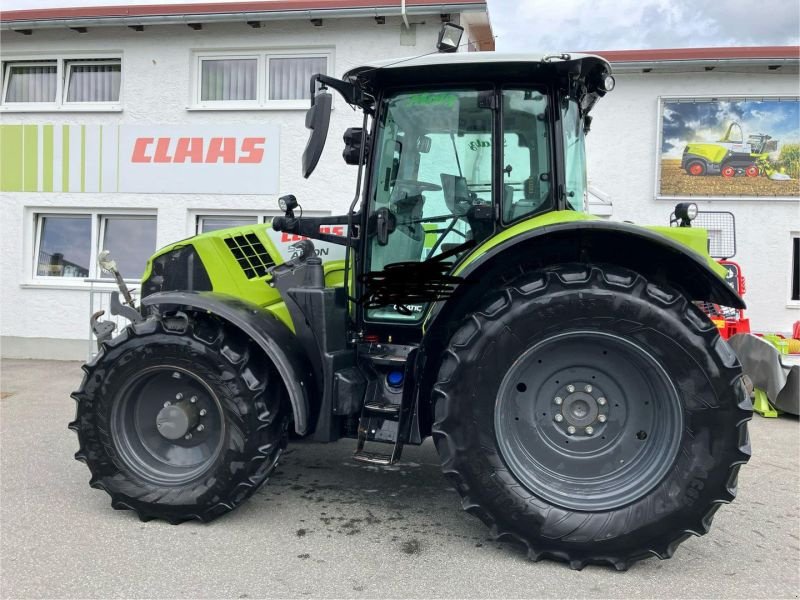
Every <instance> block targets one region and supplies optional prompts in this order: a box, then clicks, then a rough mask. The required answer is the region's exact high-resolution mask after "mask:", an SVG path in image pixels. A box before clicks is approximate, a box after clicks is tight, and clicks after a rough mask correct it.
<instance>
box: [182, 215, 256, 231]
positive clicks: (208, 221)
mask: <svg viewBox="0 0 800 600" xmlns="http://www.w3.org/2000/svg"><path fill="white" fill-rule="evenodd" d="M258 222H259V218H258V217H256V216H244V217H235V216H226V215H220V216H213V217H212V216H199V217H197V233H208V232H209V231H217V230H219V229H228V228H229V227H241V226H243V225H255V224H256V223H258Z"/></svg>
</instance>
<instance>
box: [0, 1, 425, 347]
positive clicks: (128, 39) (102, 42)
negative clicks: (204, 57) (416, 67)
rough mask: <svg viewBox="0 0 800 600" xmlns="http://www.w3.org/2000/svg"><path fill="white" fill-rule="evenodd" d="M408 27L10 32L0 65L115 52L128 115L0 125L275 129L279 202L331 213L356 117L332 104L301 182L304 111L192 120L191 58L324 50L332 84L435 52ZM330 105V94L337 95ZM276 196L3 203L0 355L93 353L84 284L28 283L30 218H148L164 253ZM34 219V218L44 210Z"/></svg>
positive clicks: (203, 115)
mask: <svg viewBox="0 0 800 600" xmlns="http://www.w3.org/2000/svg"><path fill="white" fill-rule="evenodd" d="M424 20H425V21H426V22H425V23H422V22H421V21H423V19H421V18H419V17H415V18H414V19H412V30H411V31H406V30H404V29H403V25H402V21H401V20H400V19H399V18H387V19H386V23H385V24H383V25H379V24H377V23H376V22H375V20H374V19H371V18H368V19H360V18H359V19H354V18H349V19H338V20H332V19H326V20H325V21H324V25H323V27H314V26H313V25H312V24H311V23H310V22H308V21H280V22H266V23H265V24H264V27H263V28H261V29H253V28H251V27H248V26H247V25H245V24H244V23H241V24H239V23H236V24H222V23H220V24H209V25H204V26H203V29H202V30H200V31H194V30H192V29H190V28H189V27H186V26H154V27H147V28H146V29H145V31H143V32H135V31H132V30H130V29H128V28H116V27H115V28H97V29H90V30H89V32H88V33H87V34H78V33H75V32H73V31H70V30H66V29H65V30H37V31H36V32H34V34H33V35H32V36H22V35H19V34H14V33H9V32H5V33H4V35H3V42H2V53H3V59H4V60H10V59H12V58H13V57H14V55H15V53H24V54H26V55H28V54H36V55H38V54H41V56H42V57H58V56H59V55H60V53H68V52H90V51H114V52H120V51H121V52H122V56H123V80H122V94H121V97H122V104H123V111H122V112H118V113H98V112H63V113H61V112H59V113H55V112H45V113H42V112H36V113H17V112H14V113H11V112H5V113H2V114H0V118H2V122H3V123H4V124H42V123H52V124H56V125H60V124H118V123H120V124H136V123H139V124H151V123H155V124H169V125H185V124H193V125H202V124H220V123H228V124H258V123H265V122H267V123H271V124H277V125H279V126H280V128H281V147H280V163H281V165H280V185H279V190H280V194H287V193H292V194H295V195H296V196H297V198H298V199H299V201H300V203H301V204H302V205H303V207H304V209H306V210H314V211H330V212H338V211H344V210H346V208H347V206H348V205H349V204H350V202H351V200H352V197H353V191H354V185H355V174H356V167H352V166H348V165H345V164H344V161H343V160H342V158H341V151H342V148H343V146H342V143H341V135H342V133H343V132H344V130H345V129H346V128H347V127H353V126H359V125H360V124H361V119H360V118H359V116H358V115H359V114H360V113H355V112H353V111H352V110H351V109H350V108H349V107H348V106H347V105H346V104H345V103H344V102H343V101H341V99H340V98H338V97H335V98H334V110H333V114H332V119H331V125H330V130H329V132H330V136H329V142H328V147H327V148H326V150H325V153H324V154H323V157H322V160H321V161H320V164H319V167H318V168H317V170H316V171H315V173H314V175H313V176H312V177H311V178H310V179H308V180H306V179H303V178H302V177H301V174H300V157H301V155H302V152H303V148H304V146H305V143H306V139H307V133H308V131H307V130H306V129H305V127H304V117H305V107H304V108H303V109H301V110H259V111H238V110H237V111H193V110H187V106H188V105H189V104H190V98H191V77H192V69H193V68H194V67H193V61H192V53H193V52H195V51H198V50H203V49H214V50H222V49H235V48H248V49H250V48H266V49H270V50H286V51H287V53H290V52H291V50H292V49H308V48H328V49H331V50H332V65H330V64H329V73H331V74H333V75H335V76H341V75H342V74H343V73H344V72H345V71H347V70H348V69H350V68H352V67H355V66H359V65H361V64H364V63H365V62H369V61H373V60H383V59H389V58H396V57H404V56H412V55H418V54H423V53H428V52H432V51H435V44H436V40H437V35H438V32H439V29H440V27H441V21H440V19H439V15H438V14H437V15H431V17H430V18H427V19H424ZM334 96H335V94H334ZM276 203H277V195H212V194H122V193H118V194H106V193H102V194H89V193H2V194H0V215H1V216H2V218H1V219H0V220H1V221H2V223H1V224H0V252H1V253H2V256H3V260H2V265H1V269H2V272H1V279H0V281H2V289H0V294H2V296H1V297H0V335H1V336H2V338H0V343H1V344H2V348H0V351H2V354H3V355H4V356H16V357H33V356H36V357H43V358H54V359H68V358H71V359H74V358H78V359H80V358H84V357H85V356H86V352H87V347H88V342H87V339H88V334H89V326H88V318H89V294H88V291H87V289H88V288H87V285H86V284H80V283H79V284H75V283H73V284H67V285H65V284H64V283H63V282H59V281H57V280H56V278H52V279H53V281H47V282H42V281H41V280H37V281H33V277H32V276H31V273H32V260H33V259H32V253H33V247H34V244H35V240H34V231H33V218H32V212H33V210H34V209H37V210H39V209H45V210H46V209H50V208H52V209H53V210H54V211H55V209H56V208H59V209H61V208H80V209H108V208H112V209H137V210H142V209H147V210H153V211H156V212H157V217H158V233H157V238H158V239H157V243H158V245H159V246H161V245H165V244H167V243H169V242H172V241H175V240H179V239H183V238H185V237H187V236H189V235H192V234H193V233H194V222H193V215H194V214H195V212H197V211H199V212H202V213H203V214H209V213H213V212H214V211H225V212H230V211H237V210H238V211H244V212H248V213H252V212H253V211H255V210H258V211H265V210H275V209H276ZM39 212H41V210H39Z"/></svg>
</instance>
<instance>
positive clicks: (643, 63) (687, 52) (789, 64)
mask: <svg viewBox="0 0 800 600" xmlns="http://www.w3.org/2000/svg"><path fill="white" fill-rule="evenodd" d="M592 54H597V55H598V56H602V57H603V58H605V59H606V60H607V61H608V62H610V63H611V64H612V66H613V68H614V72H616V73H620V72H642V71H644V72H649V71H676V72H677V71H680V72H686V71H713V70H715V69H719V70H725V69H728V70H730V69H732V68H749V69H768V70H772V71H778V70H779V71H780V72H788V71H792V72H795V71H797V69H798V65H799V64H800V46H751V47H721V48H661V49H649V50H599V51H596V52H592Z"/></svg>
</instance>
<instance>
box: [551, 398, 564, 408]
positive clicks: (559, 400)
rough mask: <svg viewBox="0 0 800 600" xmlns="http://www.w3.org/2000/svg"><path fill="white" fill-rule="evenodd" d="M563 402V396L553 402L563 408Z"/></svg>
mask: <svg viewBox="0 0 800 600" xmlns="http://www.w3.org/2000/svg"><path fill="white" fill-rule="evenodd" d="M563 401H564V400H563V398H561V396H556V397H555V398H554V400H553V402H555V403H556V404H558V405H559V406H561V403H562V402H563Z"/></svg>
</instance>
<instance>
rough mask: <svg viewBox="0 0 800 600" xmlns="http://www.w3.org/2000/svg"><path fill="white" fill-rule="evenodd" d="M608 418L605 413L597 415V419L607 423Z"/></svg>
mask: <svg viewBox="0 0 800 600" xmlns="http://www.w3.org/2000/svg"><path fill="white" fill-rule="evenodd" d="M607 418H608V417H606V416H605V415H597V420H598V421H600V422H601V423H605V422H606V419H607Z"/></svg>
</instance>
